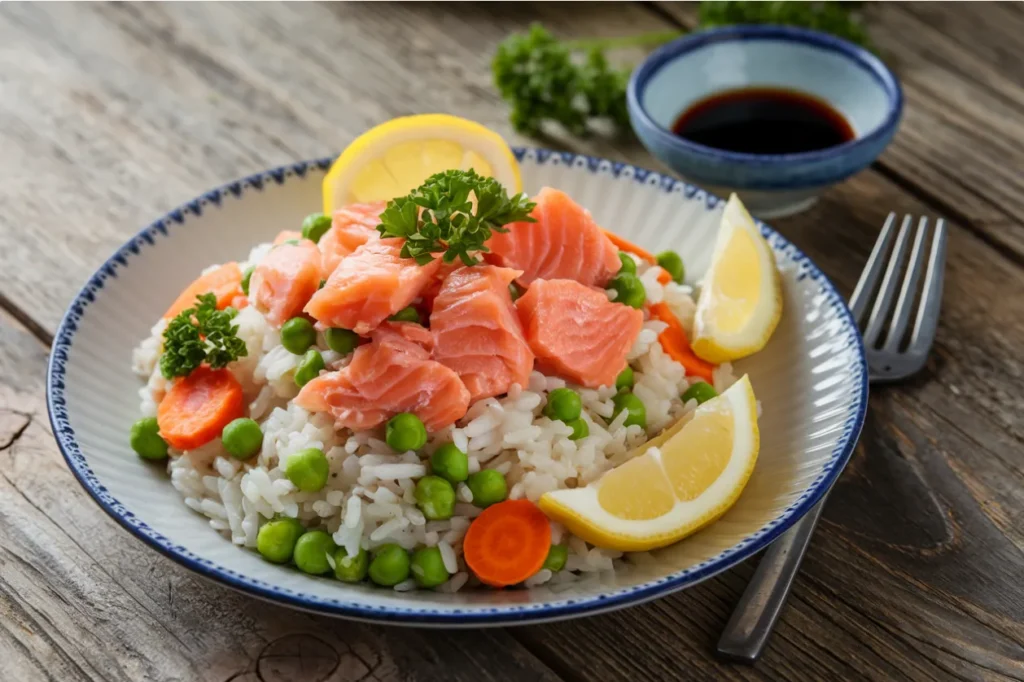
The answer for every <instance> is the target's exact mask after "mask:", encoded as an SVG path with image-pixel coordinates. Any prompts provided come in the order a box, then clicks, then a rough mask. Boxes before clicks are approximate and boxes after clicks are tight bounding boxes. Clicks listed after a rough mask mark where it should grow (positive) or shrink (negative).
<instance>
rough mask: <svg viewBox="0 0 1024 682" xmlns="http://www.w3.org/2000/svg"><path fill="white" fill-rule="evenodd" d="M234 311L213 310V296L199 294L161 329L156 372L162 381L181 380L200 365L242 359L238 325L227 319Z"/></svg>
mask: <svg viewBox="0 0 1024 682" xmlns="http://www.w3.org/2000/svg"><path fill="white" fill-rule="evenodd" d="M237 314H238V311H237V310H235V309H234V308H228V309H225V310H217V297H216V296H214V295H213V294H202V295H201V296H197V297H196V305H195V307H192V308H187V309H186V310H182V311H181V312H180V313H179V314H178V315H177V317H175V318H174V319H172V320H171V321H170V322H169V323H168V324H167V329H165V330H164V349H163V351H164V352H163V355H162V356H161V357H160V373H161V374H163V375H164V378H165V379H173V378H174V377H184V376H188V375H189V374H191V373H192V371H193V370H194V369H196V368H197V367H199V366H200V365H201V364H203V363H204V362H205V363H206V364H208V365H209V366H210V367H213V368H214V369H219V368H221V367H225V366H226V365H227V364H228V363H229V362H234V361H235V360H237V359H238V358H241V357H245V356H246V355H248V353H249V351H248V349H246V347H245V342H244V341H242V339H240V338H238V326H237V325H232V324H231V320H232V319H233V318H234V317H235V315H237Z"/></svg>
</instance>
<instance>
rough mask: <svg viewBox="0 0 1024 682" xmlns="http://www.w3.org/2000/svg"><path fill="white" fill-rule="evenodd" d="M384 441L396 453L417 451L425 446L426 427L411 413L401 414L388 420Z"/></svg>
mask: <svg viewBox="0 0 1024 682" xmlns="http://www.w3.org/2000/svg"><path fill="white" fill-rule="evenodd" d="M384 440H385V441H387V444H388V445H389V446H391V448H392V449H393V450H397V451H398V452H406V451H408V450H419V449H420V448H422V447H423V446H424V445H426V444H427V427H426V426H424V425H423V422H422V421H420V418H419V417H417V416H416V415H414V414H413V413H412V412H402V413H401V414H396V415H395V416H394V417H392V418H391V419H389V420H388V423H387V425H386V426H385V427H384Z"/></svg>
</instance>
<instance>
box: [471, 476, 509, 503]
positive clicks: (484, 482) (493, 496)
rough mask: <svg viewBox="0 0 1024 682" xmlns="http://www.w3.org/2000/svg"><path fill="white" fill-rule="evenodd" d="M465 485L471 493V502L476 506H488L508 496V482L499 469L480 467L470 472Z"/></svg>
mask: <svg viewBox="0 0 1024 682" xmlns="http://www.w3.org/2000/svg"><path fill="white" fill-rule="evenodd" d="M466 485H468V486H469V490H470V491H471V492H472V493H473V504H475V505H476V506H478V507H490V506H491V505H492V504H497V503H498V502H501V501H502V500H504V499H505V498H506V497H508V484H507V483H505V477H504V476H502V475H501V472H500V471H496V470H494V469H481V470H480V471H478V472H476V473H475V474H471V475H470V477H469V478H468V479H467V480H466Z"/></svg>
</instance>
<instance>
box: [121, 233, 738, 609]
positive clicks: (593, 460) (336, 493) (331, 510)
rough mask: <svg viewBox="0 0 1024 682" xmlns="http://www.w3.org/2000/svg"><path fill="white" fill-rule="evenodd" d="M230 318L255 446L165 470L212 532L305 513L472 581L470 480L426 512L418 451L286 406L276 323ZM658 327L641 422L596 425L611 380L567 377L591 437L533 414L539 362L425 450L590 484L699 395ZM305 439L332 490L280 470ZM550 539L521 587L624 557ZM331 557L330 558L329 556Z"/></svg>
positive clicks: (544, 481) (514, 485)
mask: <svg viewBox="0 0 1024 682" xmlns="http://www.w3.org/2000/svg"><path fill="white" fill-rule="evenodd" d="M270 247H271V245H270V244H260V245H258V246H256V247H255V248H254V249H253V250H252V252H251V254H250V256H249V259H248V261H246V262H245V263H242V268H246V267H248V266H250V265H256V264H258V263H259V261H260V260H261V259H262V258H263V256H264V255H266V253H267V252H268V251H269V249H270ZM637 267H638V274H639V276H640V278H641V280H642V281H643V283H644V287H645V289H646V291H647V298H648V300H649V301H651V302H660V301H665V302H666V303H667V304H668V305H669V307H670V308H671V309H672V311H673V312H674V313H675V314H676V315H677V316H678V317H679V319H680V320H681V321H682V323H683V324H684V326H687V327H688V326H690V325H692V320H693V312H694V308H695V304H694V300H693V298H692V293H693V292H692V290H691V289H690V287H688V286H685V285H678V284H675V283H669V284H668V285H665V286H662V285H661V284H659V283H658V282H657V268H651V267H649V266H647V265H646V264H645V263H643V262H639V261H638V263H637ZM613 294H614V292H611V293H610V296H611V295H613ZM235 323H236V324H237V325H238V327H239V331H238V335H239V337H240V338H242V339H243V340H244V341H245V344H246V348H247V350H248V353H249V354H248V356H247V357H245V358H242V359H240V360H239V361H238V362H235V363H232V364H231V365H230V366H229V368H230V370H231V371H232V372H233V373H234V374H235V376H236V377H237V378H238V380H239V381H240V382H241V384H242V387H243V390H244V394H245V398H246V400H247V401H248V404H249V416H250V417H252V418H253V419H255V420H256V421H258V422H259V423H260V426H261V429H262V430H263V434H264V438H263V447H262V450H261V452H260V454H259V455H258V456H257V457H256V458H254V459H253V460H250V461H247V462H240V461H238V460H236V459H234V458H232V457H230V456H229V455H228V454H227V453H226V452H225V451H224V449H223V447H222V446H221V443H220V440H219V439H218V440H215V441H213V442H211V443H208V444H206V445H204V446H203V447H201V448H198V449H196V450H193V451H190V452H180V451H175V450H172V451H171V458H170V460H169V463H168V473H169V474H170V478H171V483H172V485H173V486H174V487H175V488H176V489H177V490H178V491H179V492H180V493H181V495H182V497H183V498H184V502H185V504H186V505H187V506H188V507H189V508H190V509H192V510H193V511H195V512H197V513H199V514H203V515H204V516H206V517H208V518H209V522H210V525H211V527H212V528H214V529H215V530H217V531H219V532H222V533H223V534H224V535H225V536H227V537H230V538H231V541H232V542H234V543H235V544H237V545H241V546H244V547H249V548H254V547H255V546H256V535H257V532H258V530H259V526H260V523H261V522H262V521H265V520H266V519H269V518H272V517H273V516H275V515H284V516H289V517H293V518H297V519H299V520H301V521H302V522H303V523H304V524H305V525H306V526H307V527H320V528H323V529H325V530H326V531H327V532H329V533H331V534H332V536H333V538H334V541H335V542H336V543H337V544H338V545H339V546H340V547H344V548H345V550H346V552H347V553H348V554H349V555H350V556H351V555H354V554H356V553H357V552H358V550H359V548H360V547H361V548H364V549H367V550H372V549H374V548H376V547H379V546H380V545H383V544H386V543H397V544H399V545H401V546H402V547H405V548H407V549H413V548H415V547H420V546H436V547H438V549H439V550H440V552H441V557H442V559H443V561H444V565H445V568H446V569H447V570H448V572H449V574H451V578H450V579H449V580H448V582H446V583H445V584H444V585H441V586H440V587H439V588H437V589H438V590H440V591H442V592H454V591H456V590H459V589H461V588H462V587H464V586H465V585H473V584H474V583H476V581H475V579H474V578H473V577H472V576H471V575H470V573H469V571H468V569H467V567H466V565H465V562H464V560H463V558H462V539H463V537H464V536H465V534H466V531H467V529H468V528H469V525H470V522H471V521H472V519H473V517H475V516H476V515H478V514H479V513H480V509H478V508H477V507H474V506H473V505H472V501H473V495H472V492H471V491H470V490H469V488H468V487H467V486H466V485H465V484H459V486H457V489H456V497H457V504H456V507H455V516H453V517H452V518H451V519H448V520H445V521H428V520H426V518H425V517H424V516H423V513H422V512H421V511H420V510H419V508H418V507H417V506H416V503H415V499H414V497H413V491H414V488H415V480H416V479H417V478H419V477H421V476H424V475H426V474H427V473H428V470H427V469H428V468H427V466H426V464H425V463H424V460H421V459H420V457H419V456H418V455H417V454H416V453H415V452H405V453H400V452H394V451H393V450H392V449H391V448H389V447H388V445H387V444H386V443H385V442H384V441H383V434H382V430H380V429H378V430H375V431H366V432H351V431H349V430H344V429H343V430H335V428H334V424H333V421H332V419H331V417H330V416H329V415H327V414H310V413H308V412H306V411H305V410H303V409H302V408H300V407H298V406H296V405H294V404H292V403H290V402H289V401H290V399H291V398H293V397H294V396H295V395H296V393H297V392H298V389H297V387H296V385H295V382H294V380H293V375H294V372H295V369H296V367H297V366H298V363H299V361H300V359H301V356H298V355H294V354H292V353H290V352H288V350H287V349H285V348H284V347H283V346H282V345H281V342H280V334H279V331H278V330H277V329H275V328H273V327H272V326H271V325H270V324H269V323H268V322H267V321H266V319H264V317H263V315H261V314H260V313H259V312H258V311H257V310H256V309H255V308H254V307H252V306H249V307H247V308H245V309H243V310H242V311H240V312H239V314H238V316H237V317H236V318H235ZM165 326H166V322H164V321H163V320H161V321H160V322H159V323H157V324H156V325H155V326H154V327H153V329H152V331H151V336H150V337H149V338H147V339H145V340H144V341H143V342H142V343H141V344H140V345H139V346H138V348H136V349H135V351H134V353H133V356H132V367H133V369H134V371H135V372H136V373H137V374H139V375H140V376H141V377H143V378H145V379H146V385H145V386H143V387H142V388H141V389H140V391H139V395H140V399H141V404H140V411H141V413H142V414H143V415H145V416H150V415H155V414H156V406H157V404H158V403H159V402H160V400H161V399H162V398H163V394H164V392H165V390H166V388H167V382H166V380H165V379H164V378H163V377H162V376H161V374H160V369H159V356H160V348H161V335H162V333H163V330H164V327H165ZM664 328H665V325H664V323H662V322H660V321H657V320H648V321H646V322H645V323H644V326H643V329H642V330H641V332H640V334H639V335H638V337H637V340H636V343H635V344H634V346H633V348H632V349H631V351H630V353H629V355H628V358H629V361H630V364H631V366H632V367H633V369H634V377H635V382H636V383H635V386H634V389H633V391H634V393H635V395H636V396H637V397H638V398H640V399H641V400H642V401H643V403H644V405H645V407H646V409H647V428H646V430H644V429H642V428H641V427H639V426H629V427H626V426H623V422H624V420H625V417H626V415H625V414H621V415H619V417H618V418H616V419H615V420H613V421H612V422H611V423H610V424H609V423H607V422H606V421H605V420H606V419H607V418H610V417H611V415H612V413H613V404H612V397H613V396H614V395H615V390H614V388H611V387H605V388H599V389H589V388H582V387H579V386H572V387H573V388H574V389H575V390H577V391H578V392H579V394H580V396H581V398H582V403H583V408H584V409H583V419H584V420H585V421H586V422H587V424H588V426H589V427H590V435H588V436H587V437H585V438H582V439H580V440H577V441H573V440H569V438H567V436H569V435H570V434H571V432H572V430H571V429H570V428H569V427H568V426H566V425H565V424H564V423H562V422H560V421H552V420H550V419H548V418H547V417H545V416H543V414H542V410H543V408H544V405H545V403H546V401H547V395H548V393H549V392H550V391H552V390H554V389H556V388H560V387H563V386H566V385H567V384H566V382H565V381H564V380H562V379H559V378H557V377H550V376H545V375H543V374H541V373H540V372H536V371H535V372H533V373H532V374H531V376H530V380H529V383H528V385H526V386H519V385H513V386H512V387H511V389H510V390H509V392H508V394H507V395H505V396H504V397H501V398H486V399H483V400H479V401H477V402H476V403H474V404H473V405H471V406H470V408H469V411H468V413H467V414H466V416H465V418H464V419H462V420H461V421H460V422H459V423H458V424H456V425H454V426H451V427H448V428H446V429H443V430H442V431H439V432H437V433H434V434H431V437H430V440H429V442H428V444H427V447H426V449H425V450H426V454H429V453H431V452H433V451H434V449H436V448H437V447H438V446H440V445H441V444H443V443H448V442H453V443H454V444H455V445H456V446H457V447H458V448H459V449H460V450H462V451H463V452H466V453H467V454H468V456H469V465H470V472H476V471H479V470H480V469H481V468H491V469H496V470H498V471H500V472H501V473H503V474H504V475H505V476H506V478H507V481H508V484H509V496H510V497H511V498H526V499H529V500H537V499H538V498H539V497H540V496H541V495H542V494H543V493H545V492H547V491H550V490H556V489H559V488H567V487H577V486H581V485H586V484H588V483H590V482H591V481H594V480H596V479H597V478H598V477H600V476H601V474H603V473H604V472H605V471H608V470H609V469H611V468H612V467H615V466H617V465H618V464H621V463H622V462H623V461H625V458H626V455H627V453H628V452H629V451H630V449H632V448H634V447H636V446H637V445H639V444H641V443H642V442H643V441H644V440H646V439H647V438H648V437H649V436H651V435H654V434H655V433H657V432H658V431H660V430H662V429H663V428H664V427H665V426H667V425H668V424H669V423H671V422H672V421H674V420H675V419H677V418H678V417H679V416H681V415H682V414H684V413H685V412H687V411H688V410H692V409H693V408H694V407H695V403H693V402H691V403H690V404H683V403H682V402H681V401H680V399H679V396H680V394H681V393H682V392H683V391H684V390H686V388H687V387H688V385H689V381H688V379H687V377H686V373H685V370H684V369H683V367H682V366H681V365H680V364H678V363H676V362H675V361H673V360H672V359H671V358H670V357H669V356H668V355H666V354H665V352H664V351H663V350H662V348H661V344H659V343H658V342H657V337H658V334H659V333H660V332H661V331H662V330H663V329H664ZM317 345H318V347H319V349H320V352H321V353H322V354H323V356H324V360H325V363H326V364H327V366H328V368H329V369H338V368H340V367H343V366H344V365H345V364H346V363H347V362H348V358H342V357H339V355H338V354H337V353H334V352H333V351H330V350H328V349H327V346H326V343H325V341H324V339H323V337H322V335H321V336H320V338H319V339H318V344H317ZM733 381H735V377H734V376H733V375H732V369H731V367H730V366H729V365H727V364H726V365H722V366H721V367H720V368H719V369H718V370H717V371H716V374H715V387H716V388H717V389H718V390H719V391H722V390H725V388H727V387H728V386H729V385H731V384H732V383H733ZM309 447H316V448H319V449H321V450H323V451H324V452H325V453H326V455H327V459H328V463H329V466H330V475H329V478H328V483H327V485H326V486H325V487H324V488H323V489H322V490H320V491H319V492H316V493H308V492H302V491H300V490H297V489H296V488H295V486H294V485H293V484H292V483H291V482H290V481H289V480H288V479H287V477H286V476H285V474H284V469H283V467H282V465H283V464H284V463H285V462H286V461H287V458H288V457H289V456H290V455H292V454H293V453H296V452H298V451H300V450H303V449H305V448H309ZM552 541H553V542H555V543H559V542H566V543H567V544H568V548H569V556H568V560H567V562H566V567H565V570H563V571H560V572H558V573H552V572H551V571H549V570H546V569H544V570H541V571H540V572H538V573H537V574H536V575H534V576H532V577H531V578H530V579H529V580H527V581H526V585H527V586H535V585H541V584H544V583H547V582H552V583H554V582H564V581H567V580H574V579H577V578H578V577H579V576H580V575H581V574H587V573H595V572H601V571H611V570H614V569H615V566H616V563H617V561H618V560H620V559H621V557H622V554H621V553H620V552H613V551H607V550H602V549H599V548H596V547H591V546H589V545H588V544H587V543H586V542H584V541H583V540H581V539H580V538H577V537H574V536H571V535H570V534H568V533H567V532H566V531H565V529H564V528H562V527H561V526H560V525H558V524H556V523H553V524H552ZM329 560H330V561H331V562H332V564H333V561H334V559H333V557H331V558H329ZM394 589H395V590H397V591H405V590H411V589H415V583H414V582H412V581H411V580H409V581H405V582H403V583H400V584H398V585H396V586H395V588H394Z"/></svg>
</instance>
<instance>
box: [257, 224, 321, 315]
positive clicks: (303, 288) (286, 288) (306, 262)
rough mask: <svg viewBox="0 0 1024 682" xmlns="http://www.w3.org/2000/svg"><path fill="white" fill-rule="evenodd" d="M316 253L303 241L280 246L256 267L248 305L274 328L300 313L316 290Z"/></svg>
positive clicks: (317, 257)
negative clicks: (252, 306) (253, 307)
mask: <svg viewBox="0 0 1024 682" xmlns="http://www.w3.org/2000/svg"><path fill="white" fill-rule="evenodd" d="M320 278H321V270H320V250H319V249H317V248H316V244H314V243H313V242H311V241H309V240H308V239H303V240H301V241H299V243H297V244H291V243H281V244H278V245H277V246H275V247H274V248H273V249H271V250H270V253H268V254H267V255H266V256H265V257H264V258H263V261H262V262H261V263H260V264H259V265H257V266H256V269H255V270H254V271H253V273H252V278H251V279H250V280H249V302H250V303H251V304H252V305H254V306H255V307H256V310H259V311H260V312H261V313H263V315H264V316H265V317H266V318H267V320H268V321H269V322H270V323H271V324H272V325H274V326H278V327H279V326H281V325H282V324H284V323H285V322H287V321H288V320H290V319H291V318H293V317H295V316H296V315H298V314H299V313H301V312H302V308H303V306H305V305H306V303H307V302H308V301H309V299H310V298H311V297H312V296H313V294H314V293H316V290H317V287H319V286H320Z"/></svg>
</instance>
